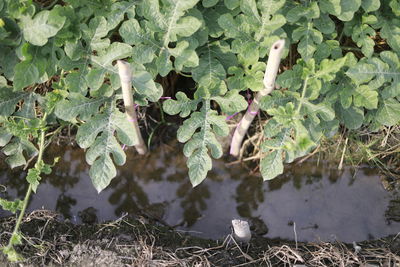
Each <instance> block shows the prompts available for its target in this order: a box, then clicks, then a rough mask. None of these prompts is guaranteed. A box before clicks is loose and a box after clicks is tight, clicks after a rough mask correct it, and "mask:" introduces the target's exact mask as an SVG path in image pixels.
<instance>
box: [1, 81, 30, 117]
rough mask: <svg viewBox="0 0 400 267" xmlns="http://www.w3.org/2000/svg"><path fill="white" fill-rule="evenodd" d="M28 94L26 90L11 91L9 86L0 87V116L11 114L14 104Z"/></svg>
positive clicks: (14, 107)
mask: <svg viewBox="0 0 400 267" xmlns="http://www.w3.org/2000/svg"><path fill="white" fill-rule="evenodd" d="M28 95H29V93H26V92H13V90H12V88H9V87H4V88H0V116H6V117H7V116H10V115H11V114H13V113H14V111H15V109H16V104H17V103H18V102H19V101H21V100H22V99H23V98H24V97H26V96H28Z"/></svg>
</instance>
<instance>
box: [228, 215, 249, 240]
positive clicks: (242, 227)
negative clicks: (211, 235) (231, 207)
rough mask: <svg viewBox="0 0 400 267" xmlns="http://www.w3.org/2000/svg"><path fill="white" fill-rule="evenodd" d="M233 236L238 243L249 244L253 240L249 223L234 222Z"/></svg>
mask: <svg viewBox="0 0 400 267" xmlns="http://www.w3.org/2000/svg"><path fill="white" fill-rule="evenodd" d="M232 226H233V234H234V237H235V240H236V241H239V242H243V243H248V242H249V241H250V239H251V232H250V226H249V223H248V222H247V221H243V220H236V219H235V220H232Z"/></svg>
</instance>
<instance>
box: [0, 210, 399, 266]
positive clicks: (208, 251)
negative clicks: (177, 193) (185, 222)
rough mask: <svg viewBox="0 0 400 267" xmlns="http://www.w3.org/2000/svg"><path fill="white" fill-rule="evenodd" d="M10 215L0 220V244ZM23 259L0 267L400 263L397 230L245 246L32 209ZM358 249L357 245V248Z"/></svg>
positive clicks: (138, 222) (137, 223)
mask: <svg viewBox="0 0 400 267" xmlns="http://www.w3.org/2000/svg"><path fill="white" fill-rule="evenodd" d="M14 223H15V218H5V219H2V220H1V221H0V232H1V235H0V244H1V245H6V244H7V241H8V238H9V237H10V232H11V231H12V227H13V226H14ZM21 230H22V233H23V235H24V239H25V240H24V245H22V246H19V247H18V252H19V253H20V254H22V255H23V256H24V258H25V260H24V261H23V262H19V263H14V264H11V263H9V262H8V261H7V259H6V258H5V256H4V255H2V254H0V266H400V233H399V235H397V236H390V237H386V238H383V239H379V240H373V241H365V242H361V243H358V244H357V245H358V246H360V248H361V249H360V250H359V251H357V252H356V250H355V248H354V245H353V244H344V243H340V242H335V243H323V242H320V243H300V242H299V243H295V242H293V241H285V240H269V239H265V238H260V237H256V238H254V239H252V240H251V242H250V244H249V245H242V244H237V243H236V242H235V241H234V240H233V238H231V236H230V235H228V236H227V237H226V238H225V239H224V240H219V241H215V240H207V239H200V238H196V237H192V236H188V235H186V234H183V233H181V232H178V231H175V230H174V229H172V228H169V227H165V226H160V225H158V224H157V223H155V222H150V221H149V220H148V219H146V218H143V217H139V218H128V217H127V216H126V217H123V218H120V219H118V220H116V221H112V222H108V223H102V224H84V225H74V224H72V223H70V222H68V221H60V220H59V219H58V216H57V214H55V213H53V212H50V211H43V210H38V211H35V212H33V213H31V214H29V215H28V216H27V217H26V218H25V222H24V223H23V225H22V229H21ZM357 250H358V248H357Z"/></svg>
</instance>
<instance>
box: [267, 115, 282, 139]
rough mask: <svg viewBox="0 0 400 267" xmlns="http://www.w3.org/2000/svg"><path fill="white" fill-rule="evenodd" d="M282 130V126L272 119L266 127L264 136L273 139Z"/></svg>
mask: <svg viewBox="0 0 400 267" xmlns="http://www.w3.org/2000/svg"><path fill="white" fill-rule="evenodd" d="M281 130H282V125H281V124H279V123H278V122H277V121H276V120H274V119H270V120H268V121H267V123H266V124H265V125H264V136H265V137H266V138H271V137H274V136H276V135H277V134H278V133H280V132H281Z"/></svg>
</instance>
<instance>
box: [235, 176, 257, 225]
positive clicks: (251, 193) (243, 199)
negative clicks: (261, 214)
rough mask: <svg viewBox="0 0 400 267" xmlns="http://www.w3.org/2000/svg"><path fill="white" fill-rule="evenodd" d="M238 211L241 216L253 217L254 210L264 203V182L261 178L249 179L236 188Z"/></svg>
mask: <svg viewBox="0 0 400 267" xmlns="http://www.w3.org/2000/svg"><path fill="white" fill-rule="evenodd" d="M235 199H236V203H237V204H238V205H237V207H236V209H237V211H238V213H239V215H240V216H242V217H246V218H250V217H252V214H251V213H252V212H251V211H252V210H255V209H257V208H258V205H259V204H260V203H262V202H264V192H263V181H262V179H260V178H259V177H248V178H245V179H243V180H242V182H241V183H240V184H239V185H238V187H237V188H236V198H235Z"/></svg>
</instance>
